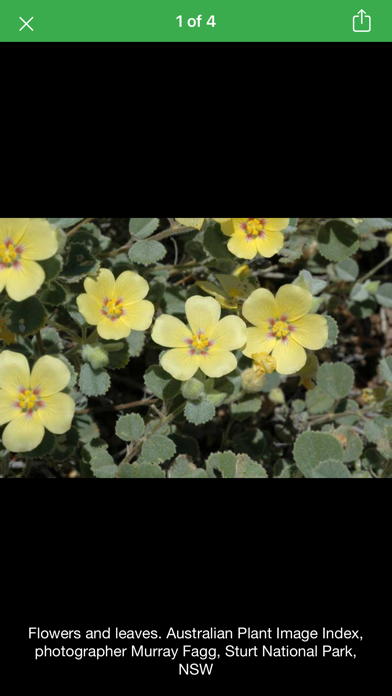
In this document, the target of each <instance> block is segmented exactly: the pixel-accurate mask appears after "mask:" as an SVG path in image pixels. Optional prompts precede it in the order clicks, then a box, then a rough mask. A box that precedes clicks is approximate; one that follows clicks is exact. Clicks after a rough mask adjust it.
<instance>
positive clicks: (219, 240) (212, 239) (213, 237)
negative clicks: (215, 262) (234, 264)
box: [203, 224, 234, 261]
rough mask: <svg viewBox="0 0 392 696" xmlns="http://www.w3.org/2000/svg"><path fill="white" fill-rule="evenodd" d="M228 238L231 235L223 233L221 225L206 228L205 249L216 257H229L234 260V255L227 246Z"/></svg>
mask: <svg viewBox="0 0 392 696" xmlns="http://www.w3.org/2000/svg"><path fill="white" fill-rule="evenodd" d="M228 240H229V237H226V235H224V234H223V232H222V230H221V228H220V225H218V224H214V225H210V226H209V227H208V228H207V229H206V231H205V233H204V239H203V244H204V248H205V250H206V251H207V252H208V253H209V254H210V256H212V257H213V258H214V259H227V260H228V261H233V260H234V256H233V254H231V253H230V251H229V250H228V248H227V242H228Z"/></svg>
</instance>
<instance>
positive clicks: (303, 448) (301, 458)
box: [294, 431, 343, 478]
mask: <svg viewBox="0 0 392 696" xmlns="http://www.w3.org/2000/svg"><path fill="white" fill-rule="evenodd" d="M294 459H295V462H296V464H297V466H298V468H299V470H300V471H301V472H302V473H303V475H304V476H305V477H306V478H311V477H312V475H313V471H314V469H316V467H318V466H319V464H321V463H322V462H325V461H328V460H329V459H331V460H336V461H339V462H342V463H343V447H342V445H341V444H340V442H338V440H337V439H336V438H335V437H333V435H329V434H327V433H313V432H310V431H308V432H306V433H302V434H301V435H300V436H299V437H298V438H297V440H296V443H295V445H294Z"/></svg>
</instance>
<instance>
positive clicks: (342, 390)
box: [317, 363, 355, 399]
mask: <svg viewBox="0 0 392 696" xmlns="http://www.w3.org/2000/svg"><path fill="white" fill-rule="evenodd" d="M354 379H355V375H354V370H353V369H352V368H351V367H349V365H346V364H345V363H326V364H324V365H322V366H321V367H320V369H319V372H318V376H317V384H318V386H319V387H320V388H321V389H322V390H323V391H324V392H325V393H326V394H329V396H331V397H332V398H333V399H344V398H345V397H346V396H348V395H349V393H350V391H351V389H352V388H353V386H354Z"/></svg>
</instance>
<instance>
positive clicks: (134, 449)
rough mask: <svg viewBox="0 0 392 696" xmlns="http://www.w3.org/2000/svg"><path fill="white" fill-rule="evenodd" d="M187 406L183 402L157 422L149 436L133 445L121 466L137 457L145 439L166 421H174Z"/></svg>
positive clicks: (149, 435)
mask: <svg viewBox="0 0 392 696" xmlns="http://www.w3.org/2000/svg"><path fill="white" fill-rule="evenodd" d="M185 406H186V402H184V403H183V404H181V406H179V407H178V408H176V410H175V411H173V413H169V415H168V416H166V417H165V418H163V419H162V420H161V421H159V423H157V425H156V426H155V428H153V429H152V430H151V432H150V433H149V434H148V435H147V437H143V438H142V439H141V440H139V442H138V443H137V444H136V445H135V447H132V449H131V450H130V451H129V452H128V454H126V455H125V457H124V459H123V460H122V462H120V465H119V466H121V464H128V463H129V462H130V461H131V459H133V457H135V455H136V454H137V453H138V452H139V450H140V449H141V448H142V447H143V444H144V443H145V441H146V440H148V438H149V437H152V436H153V435H154V434H155V433H156V432H157V431H158V430H160V428H161V427H162V425H164V424H165V423H170V421H172V420H173V419H174V418H175V417H176V416H178V414H179V413H181V412H182V411H183V410H184V408H185Z"/></svg>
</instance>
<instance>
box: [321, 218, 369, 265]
mask: <svg viewBox="0 0 392 696" xmlns="http://www.w3.org/2000/svg"><path fill="white" fill-rule="evenodd" d="M358 249H359V236H358V233H357V231H355V230H353V229H352V227H350V226H349V225H347V224H346V223H345V222H341V221H340V220H332V221H330V222H327V223H326V224H325V225H324V226H323V227H321V229H320V232H319V250H320V253H321V254H322V255H323V256H325V258H326V259H328V261H337V262H340V261H344V260H345V259H348V258H349V257H350V256H352V255H353V254H355V252H356V251H358Z"/></svg>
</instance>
